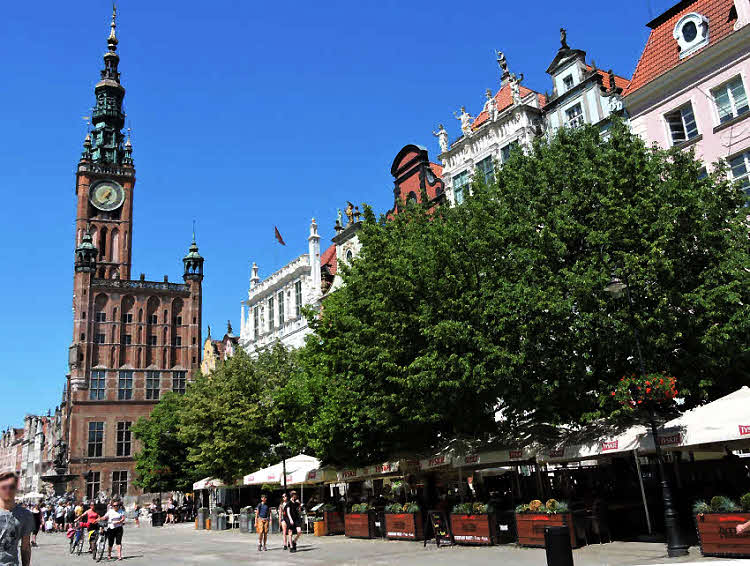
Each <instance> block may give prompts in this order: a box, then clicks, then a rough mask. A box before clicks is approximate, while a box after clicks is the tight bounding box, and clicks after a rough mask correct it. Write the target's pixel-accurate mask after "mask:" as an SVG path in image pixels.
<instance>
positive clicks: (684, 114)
mask: <svg viewBox="0 0 750 566" xmlns="http://www.w3.org/2000/svg"><path fill="white" fill-rule="evenodd" d="M664 119H665V120H666V121H667V124H668V125H669V133H670V135H671V137H672V145H677V144H680V143H682V142H685V141H688V140H691V139H693V138H694V137H697V136H698V126H697V124H696V123H695V116H693V105H692V104H690V103H689V102H688V103H687V104H685V105H684V106H682V107H680V108H678V109H677V110H674V111H672V112H670V113H669V114H665V115H664Z"/></svg>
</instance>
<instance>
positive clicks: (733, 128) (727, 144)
mask: <svg viewBox="0 0 750 566" xmlns="http://www.w3.org/2000/svg"><path fill="white" fill-rule="evenodd" d="M749 23H750V0H683V1H682V2H680V3H678V4H676V5H675V6H673V7H672V8H670V9H669V10H667V11H666V12H665V13H664V14H662V15H660V16H659V17H658V18H656V19H655V20H653V21H652V22H650V23H649V24H648V26H649V27H650V28H651V35H650V37H649V39H648V42H647V43H646V47H645V49H644V51H643V54H642V55H641V58H640V60H639V62H638V65H637V67H636V70H635V73H634V74H633V79H632V81H631V83H630V85H629V86H628V88H627V89H626V90H625V93H624V103H625V108H626V111H627V114H628V116H629V118H630V123H631V128H632V130H633V131H634V132H635V133H637V134H638V135H640V136H641V137H642V138H643V139H645V140H646V141H647V142H649V143H656V144H658V145H659V146H661V147H663V148H669V147H673V146H676V147H679V148H681V149H685V150H688V149H690V148H692V149H693V150H694V151H695V156H696V158H698V159H700V160H701V161H702V162H703V163H704V164H705V165H706V169H707V171H711V170H712V169H713V168H714V166H715V164H716V163H717V162H718V161H719V160H724V161H726V162H727V163H728V164H729V166H730V176H731V177H733V178H734V179H736V180H737V181H738V182H739V183H741V184H742V186H743V188H745V190H747V191H750V178H749V176H748V173H749V172H750V107H749V106H748V94H749V93H750V25H748V24H749Z"/></svg>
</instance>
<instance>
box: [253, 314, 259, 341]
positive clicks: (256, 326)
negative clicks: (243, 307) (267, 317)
mask: <svg viewBox="0 0 750 566" xmlns="http://www.w3.org/2000/svg"><path fill="white" fill-rule="evenodd" d="M259 327H260V310H259V309H258V307H254V308H253V336H254V337H255V339H256V340H257V339H258V329H259Z"/></svg>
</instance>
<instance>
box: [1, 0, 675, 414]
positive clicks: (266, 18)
mask: <svg viewBox="0 0 750 566" xmlns="http://www.w3.org/2000/svg"><path fill="white" fill-rule="evenodd" d="M669 5H671V1H670V0H634V1H632V2H616V3H606V2H600V1H594V0H578V1H577V2H574V3H570V2H567V3H566V2H553V1H550V0H537V1H536V2H532V3H529V2H481V3H480V2H471V1H468V2H450V1H444V0H433V1H432V2H420V1H416V2H404V1H399V2H394V1H391V0H379V1H377V2H343V1H335V2H332V1H327V2H296V1H292V2H271V3H265V2H243V1H239V0H236V1H229V0H213V1H211V2H198V1H196V0H181V1H179V2H178V1H159V2H154V1H153V0H151V1H148V2H147V1H144V0H122V1H121V2H120V6H119V13H120V15H119V20H118V36H119V39H120V46H119V53H120V56H121V63H120V70H121V72H122V82H123V84H124V86H125V88H126V89H127V93H126V96H125V105H126V112H127V114H128V119H129V121H130V123H131V125H132V128H133V145H134V158H135V164H136V170H137V184H136V192H135V213H134V214H135V216H134V229H133V277H134V278H137V277H138V274H139V273H141V272H144V273H146V277H147V278H148V279H151V280H161V278H162V276H163V275H165V274H168V275H169V278H170V280H172V281H179V280H181V274H182V270H181V261H180V260H181V257H182V256H183V255H184V254H185V252H186V250H187V247H188V245H189V243H190V232H191V224H192V220H193V219H196V221H197V233H198V244H199V245H200V250H201V253H202V254H203V255H204V257H205V258H206V265H205V281H204V302H203V313H204V314H203V321H204V335H205V325H207V324H211V325H212V326H213V328H215V332H214V334H215V335H220V334H223V330H224V328H225V324H226V320H227V319H231V320H232V322H233V323H234V325H235V328H237V331H238V332H239V312H240V301H241V300H242V299H243V298H244V297H245V296H246V292H247V286H248V277H249V265H250V263H251V262H252V261H257V262H258V264H259V265H260V268H261V276H263V277H265V276H266V275H268V274H269V273H271V272H272V271H273V270H275V269H277V268H278V267H280V266H281V265H283V264H284V263H286V262H287V261H288V260H290V259H291V258H293V257H295V256H296V255H298V254H300V253H303V252H304V251H305V250H306V249H307V241H306V237H307V230H308V226H309V222H310V218H311V217H312V216H315V217H316V218H317V219H318V222H319V225H320V227H321V232H322V235H323V242H324V243H328V242H329V238H330V237H331V236H332V235H333V229H332V228H333V222H334V219H335V215H336V209H337V208H338V207H341V208H343V206H344V205H345V204H346V200H347V199H348V200H351V201H352V202H356V203H360V202H363V201H367V202H369V203H371V204H372V205H373V206H374V207H375V208H376V210H377V211H381V212H382V211H385V210H386V209H388V208H389V207H390V206H391V205H392V199H393V193H392V186H393V185H392V179H391V177H390V173H389V169H390V165H391V161H392V159H393V158H394V157H395V154H396V153H397V152H398V150H399V149H400V148H401V147H403V146H404V145H405V144H407V143H418V144H422V145H425V146H427V147H428V148H429V150H430V154H431V156H434V155H436V154H437V151H436V150H437V144H436V141H435V139H434V138H433V137H432V135H431V132H432V130H433V129H435V128H436V126H437V124H438V123H439V122H442V123H444V124H445V125H446V127H447V128H448V129H449V132H450V133H451V135H452V136H456V135H457V134H458V131H459V128H458V124H457V121H456V120H455V119H454V118H453V117H452V116H453V111H454V110H456V109H458V107H459V106H460V105H466V106H467V108H468V110H469V111H470V112H471V113H472V114H476V113H478V112H479V110H480V109H481V105H482V103H483V100H484V94H483V93H484V91H485V89H486V88H488V87H493V88H496V87H497V86H498V80H499V73H498V69H497V66H496V63H495V57H494V55H493V49H500V50H502V51H504V52H505V53H506V56H507V58H508V62H509V65H510V69H511V70H512V71H514V72H516V73H524V74H525V76H526V79H525V82H524V84H525V85H526V86H528V87H530V88H534V89H536V90H539V91H542V92H543V91H545V90H547V89H551V83H550V80H549V77H548V76H547V75H546V74H545V73H544V70H545V69H546V68H547V65H548V64H549V63H550V61H551V60H552V58H553V57H554V55H555V53H556V51H557V48H558V47H559V32H558V29H559V28H560V26H565V27H566V28H568V42H569V43H570V45H571V46H572V47H574V48H579V49H584V50H586V51H587V52H588V55H589V57H590V58H591V57H593V58H594V59H595V61H596V62H597V64H598V65H599V66H600V67H601V68H604V69H607V68H609V67H612V68H614V69H615V71H616V72H617V73H619V74H624V75H627V76H630V75H631V74H632V72H633V69H634V68H635V64H636V62H637V60H638V57H639V55H640V52H641V49H642V47H643V45H644V44H645V40H646V37H647V29H646V27H645V23H646V22H647V21H649V20H650V19H651V17H652V16H655V15H657V14H658V13H660V12H661V11H663V10H664V9H666V8H667V7H668V6H669ZM3 8H4V9H3V17H2V18H0V37H2V41H1V42H0V68H2V73H3V75H2V79H1V80H0V187H1V188H2V197H3V206H2V207H0V242H1V244H0V246H1V247H0V250H2V255H1V256H0V258H1V260H2V277H0V301H2V302H1V303H0V308H1V309H2V310H1V311H0V312H1V318H0V320H1V321H2V324H1V325H0V372H2V373H0V392H1V393H0V427H2V428H5V427H7V426H9V425H15V426H18V425H20V424H21V423H22V418H23V415H24V414H25V413H27V412H37V413H42V412H46V410H47V409H48V408H52V407H54V405H55V404H56V403H58V402H59V401H60V393H61V391H62V386H63V383H64V378H65V373H66V369H67V368H66V363H67V348H68V345H69V344H70V341H71V336H72V335H71V331H72V330H71V293H72V282H73V246H74V242H73V238H74V234H73V222H74V212H75V197H74V171H75V166H76V163H77V160H78V158H79V156H80V151H81V144H82V141H83V138H84V136H85V124H84V122H83V120H82V116H85V115H89V114H90V110H89V109H90V108H91V106H92V105H93V103H94V94H93V87H94V84H95V82H96V80H97V78H98V74H99V69H100V68H101V67H102V59H101V56H102V54H103V53H104V51H105V50H106V41H105V38H106V37H107V34H108V31H109V29H108V25H109V18H110V13H111V4H110V3H108V2H106V1H103V0H87V1H85V2H81V1H76V2H60V1H55V2H52V1H49V0H41V1H35V2H7V3H5V4H4V6H3ZM274 225H277V226H278V227H279V230H280V231H281V233H282V234H283V236H284V238H285V240H286V242H287V246H286V248H283V247H281V246H280V245H278V244H276V243H275V241H274V238H273V227H274Z"/></svg>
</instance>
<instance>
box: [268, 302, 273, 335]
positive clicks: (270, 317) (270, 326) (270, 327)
mask: <svg viewBox="0 0 750 566" xmlns="http://www.w3.org/2000/svg"><path fill="white" fill-rule="evenodd" d="M274 314H275V311H274V310H273V297H271V298H270V299H268V330H273V328H274V316H273V315H274Z"/></svg>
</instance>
